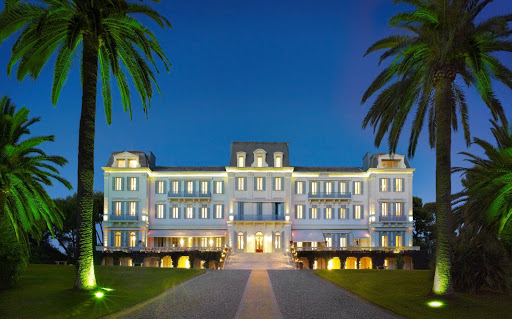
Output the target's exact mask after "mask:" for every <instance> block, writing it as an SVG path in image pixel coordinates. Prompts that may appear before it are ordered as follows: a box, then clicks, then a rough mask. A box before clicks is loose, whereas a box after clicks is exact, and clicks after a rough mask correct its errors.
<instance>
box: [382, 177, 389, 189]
mask: <svg viewBox="0 0 512 319" xmlns="http://www.w3.org/2000/svg"><path fill="white" fill-rule="evenodd" d="M380 189H381V191H382V192H387V191H388V179H387V178H381V179H380Z"/></svg>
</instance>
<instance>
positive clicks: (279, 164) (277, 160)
mask: <svg viewBox="0 0 512 319" xmlns="http://www.w3.org/2000/svg"><path fill="white" fill-rule="evenodd" d="M274 166H275V167H282V166H283V162H282V161H281V156H276V160H275V163H274Z"/></svg>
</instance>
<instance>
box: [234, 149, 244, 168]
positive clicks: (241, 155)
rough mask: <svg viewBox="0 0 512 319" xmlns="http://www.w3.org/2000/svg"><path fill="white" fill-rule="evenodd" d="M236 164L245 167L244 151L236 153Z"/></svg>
mask: <svg viewBox="0 0 512 319" xmlns="http://www.w3.org/2000/svg"><path fill="white" fill-rule="evenodd" d="M236 166H237V167H245V152H238V153H236Z"/></svg>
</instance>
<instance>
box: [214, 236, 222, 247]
mask: <svg viewBox="0 0 512 319" xmlns="http://www.w3.org/2000/svg"><path fill="white" fill-rule="evenodd" d="M215 247H222V237H217V238H215Z"/></svg>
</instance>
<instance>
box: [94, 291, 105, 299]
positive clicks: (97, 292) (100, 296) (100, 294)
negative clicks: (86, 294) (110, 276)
mask: <svg viewBox="0 0 512 319" xmlns="http://www.w3.org/2000/svg"><path fill="white" fill-rule="evenodd" d="M103 296H104V294H103V293H102V292H101V291H96V293H94V297H96V298H103Z"/></svg>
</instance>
